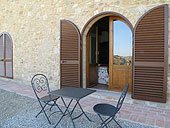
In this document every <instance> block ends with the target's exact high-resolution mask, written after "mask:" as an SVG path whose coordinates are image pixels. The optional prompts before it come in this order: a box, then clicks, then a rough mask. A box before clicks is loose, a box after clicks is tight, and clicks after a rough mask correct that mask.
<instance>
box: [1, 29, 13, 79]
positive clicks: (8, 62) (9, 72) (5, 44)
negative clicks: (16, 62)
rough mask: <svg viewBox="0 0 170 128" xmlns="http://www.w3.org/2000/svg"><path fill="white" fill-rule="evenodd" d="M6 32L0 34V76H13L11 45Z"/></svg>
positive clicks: (9, 37)
mask: <svg viewBox="0 0 170 128" xmlns="http://www.w3.org/2000/svg"><path fill="white" fill-rule="evenodd" d="M12 45H13V44H12V39H11V36H10V35H9V34H8V33H7V32H3V33H2V34H1V35H0V76H1V77H6V78H13V46H12Z"/></svg>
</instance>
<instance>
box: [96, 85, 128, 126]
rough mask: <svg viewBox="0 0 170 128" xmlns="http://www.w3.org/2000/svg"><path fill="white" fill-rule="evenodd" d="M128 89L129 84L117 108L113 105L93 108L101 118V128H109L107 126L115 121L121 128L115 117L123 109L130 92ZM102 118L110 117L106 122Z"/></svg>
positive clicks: (99, 105) (97, 105) (100, 105)
mask: <svg viewBox="0 0 170 128" xmlns="http://www.w3.org/2000/svg"><path fill="white" fill-rule="evenodd" d="M128 88H129V84H127V85H126V86H125V87H124V89H123V91H122V93H121V96H120V98H119V100H118V103H117V106H116V107H115V106H113V105H111V104H96V105H95V106H94V107H93V110H94V112H96V113H97V115H98V116H99V118H100V119H101V121H102V123H101V124H100V127H101V128H103V127H106V128H108V126H107V125H108V124H109V123H110V122H111V121H112V120H114V121H115V122H116V124H117V125H118V126H119V127H120V128H121V125H120V124H119V123H118V122H117V121H116V119H115V116H116V114H117V113H118V112H119V111H120V108H121V107H122V104H123V101H124V99H125V97H126V94H127V91H128ZM102 116H108V118H107V119H105V120H104V119H103V118H102Z"/></svg>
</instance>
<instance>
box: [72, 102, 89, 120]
mask: <svg viewBox="0 0 170 128" xmlns="http://www.w3.org/2000/svg"><path fill="white" fill-rule="evenodd" d="M76 102H77V103H76V105H75V107H76V106H77V105H78V106H79V107H80V109H81V111H82V113H81V114H80V115H78V116H77V117H75V118H73V120H74V119H77V118H78V117H80V116H81V115H83V114H84V115H85V116H86V118H87V119H88V120H89V121H91V122H92V120H91V119H90V118H89V117H88V116H87V114H86V113H85V112H84V110H83V108H82V107H81V105H80V103H79V100H76ZM75 107H74V109H75ZM74 109H73V110H72V113H73V111H74Z"/></svg>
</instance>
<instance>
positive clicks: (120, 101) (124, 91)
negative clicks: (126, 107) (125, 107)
mask: <svg viewBox="0 0 170 128" xmlns="http://www.w3.org/2000/svg"><path fill="white" fill-rule="evenodd" d="M128 88H129V83H127V85H126V86H125V87H124V89H123V91H122V93H121V95H120V98H119V100H118V103H117V111H119V110H120V108H121V107H122V104H123V101H124V99H125V97H126V94H127V91H128Z"/></svg>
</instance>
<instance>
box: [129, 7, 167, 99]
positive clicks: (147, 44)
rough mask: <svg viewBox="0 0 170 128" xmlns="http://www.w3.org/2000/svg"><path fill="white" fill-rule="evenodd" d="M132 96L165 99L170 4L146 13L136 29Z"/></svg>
mask: <svg viewBox="0 0 170 128" xmlns="http://www.w3.org/2000/svg"><path fill="white" fill-rule="evenodd" d="M133 52H134V61H133V63H134V64H133V69H134V70H133V95H132V97H133V98H135V99H141V100H149V101H156V102H166V93H167V92H166V91H167V70H168V68H167V67H168V5H161V6H158V7H155V8H153V9H151V10H150V11H148V12H147V13H145V14H144V15H143V16H142V17H141V18H140V19H139V20H138V22H137V24H136V26H135V29H134V51H133Z"/></svg>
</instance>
